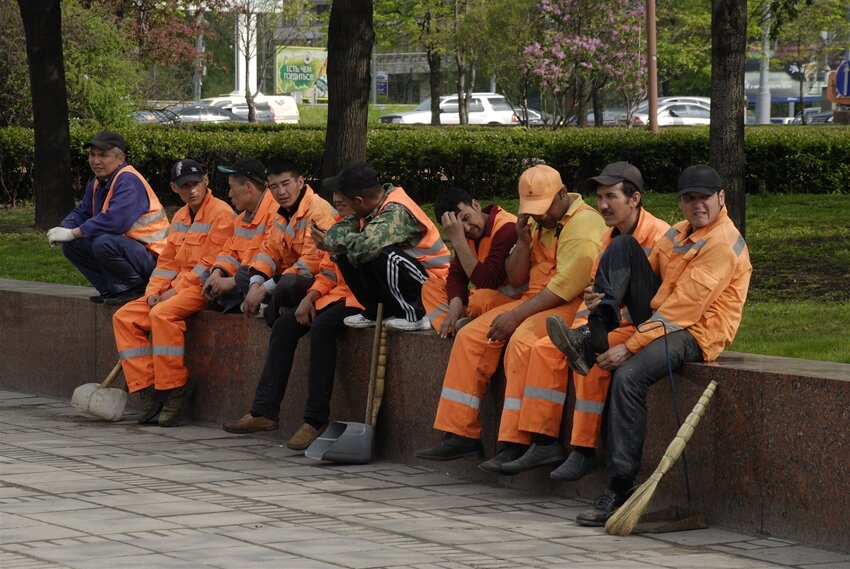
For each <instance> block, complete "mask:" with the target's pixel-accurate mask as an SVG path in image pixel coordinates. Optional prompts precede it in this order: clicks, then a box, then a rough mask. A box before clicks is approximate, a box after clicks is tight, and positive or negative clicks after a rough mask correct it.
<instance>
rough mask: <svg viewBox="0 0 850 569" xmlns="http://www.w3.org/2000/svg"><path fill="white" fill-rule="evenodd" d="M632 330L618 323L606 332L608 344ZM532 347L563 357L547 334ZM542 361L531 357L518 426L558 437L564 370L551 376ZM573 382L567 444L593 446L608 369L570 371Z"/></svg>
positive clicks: (605, 394) (608, 379)
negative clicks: (571, 409) (574, 399)
mask: <svg viewBox="0 0 850 569" xmlns="http://www.w3.org/2000/svg"><path fill="white" fill-rule="evenodd" d="M577 320H578V319H577ZM573 326H575V323H574V324H573ZM634 333H635V328H634V327H633V326H622V327H620V328H617V329H616V330H612V331H611V332H609V333H608V345H609V346H610V347H614V346H616V345H619V344H623V343H625V342H626V340H628V339H629V338H631V336H632V334H634ZM535 350H536V351H539V352H540V353H541V354H546V355H547V356H550V355H552V354H553V353H554V352H557V354H559V355H560V356H561V359H562V360H564V356H563V354H561V352H560V351H559V350H558V349H557V348H556V347H555V346H554V345H553V344H552V341H551V340H550V339H549V337H548V336H547V337H545V338H543V339H542V340H540V341H539V342H538V343H537V344H536V345H535ZM553 350H554V352H553ZM564 361H566V360H564ZM545 365H548V364H547V363H546V360H545V359H544V358H542V357H541V358H534V357H532V364H531V365H529V371H528V381H527V382H526V385H525V393H524V397H523V401H522V410H521V412H520V419H519V428H520V429H522V430H523V431H528V432H531V433H540V434H543V435H548V436H550V437H559V436H560V431H561V418H562V417H563V413H564V404H565V401H566V398H567V381H568V379H567V374H566V371H567V370H566V369H564V372H563V373H558V374H557V375H556V376H554V377H552V376H550V375H549V374H548V373H546V372H545V368H543V367H542V366H545ZM532 366H533V367H532ZM573 383H574V384H575V390H576V407H575V411H574V412H573V425H572V435H571V437H570V444H572V445H573V446H582V447H590V448H594V447H596V444H597V442H598V441H599V433H600V429H601V427H602V413H603V411H604V410H605V399H606V398H607V397H608V387H609V385H610V384H611V373H610V372H607V371H605V370H604V369H602V368H601V367H599V366H598V365H594V366H593V367H592V368H590V373H589V374H588V375H586V376H584V375H579V374H577V373H575V372H573Z"/></svg>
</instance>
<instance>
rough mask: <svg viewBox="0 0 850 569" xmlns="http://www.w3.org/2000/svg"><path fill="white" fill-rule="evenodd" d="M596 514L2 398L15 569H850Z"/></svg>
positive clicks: (409, 470) (270, 444) (755, 543)
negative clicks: (616, 524) (636, 531)
mask: <svg viewBox="0 0 850 569" xmlns="http://www.w3.org/2000/svg"><path fill="white" fill-rule="evenodd" d="M587 506H588V504H587V502H584V501H581V500H571V499H564V498H557V497H552V496H547V495H543V494H538V495H535V494H530V493H525V492H520V491H515V490H511V489H506V488H501V487H497V486H490V485H487V484H481V483H471V482H466V481H463V480H458V479H453V478H449V477H448V476H446V475H444V474H442V473H441V472H439V471H438V470H435V469H431V468H426V467H422V466H410V465H403V464H396V463H391V462H382V461H377V462H374V463H372V464H368V465H359V466H341V465H328V464H318V463H315V462H314V461H311V460H310V459H307V458H305V457H304V456H303V454H298V453H295V452H293V451H289V450H288V449H286V448H284V447H283V445H282V443H281V442H280V441H275V440H270V439H268V438H255V437H251V436H238V435H230V434H227V433H225V432H223V431H221V430H219V429H217V428H208V427H200V426H195V425H187V426H183V427H179V428H172V429H163V428H160V427H157V426H140V425H137V424H136V423H135V421H134V420H133V417H132V416H128V417H125V419H124V420H123V421H121V422H119V423H104V422H99V421H95V420H93V419H89V418H86V417H84V416H82V415H81V414H80V413H78V412H76V411H75V410H74V409H73V408H72V407H71V406H70V405H69V404H68V402H67V401H58V400H55V399H48V398H43V397H36V396H31V395H25V394H21V393H14V392H8V391H5V392H4V391H0V567H2V568H3V569H18V568H21V569H24V568H25V569H42V568H44V569H47V568H58V567H64V568H74V569H100V568H103V569H115V568H123V569H134V568H137V567H138V568H142V567H145V568H153V569H171V568H174V569H178V568H180V569H184V568H185V569H190V568H204V567H216V568H221V569H229V568H234V569H236V568H238V569H263V568H266V567H269V568H275V569H278V568H280V567H287V568H292V569H323V568H335V567H339V568H349V569H367V568H383V567H398V568H401V567H405V568H413V569H438V568H441V569H461V568H475V569H499V568H511V569H513V568H521V567H529V568H542V567H546V568H552V569H554V568H560V567H569V568H575V569H591V568H592V569H653V568H654V569H662V568H667V569H674V568H695V569H697V568H700V569H701V568H712V569H758V568H763V567H801V568H806V569H838V568H845V569H850V556H848V555H842V554H839V553H834V552H830V551H826V550H821V549H815V548H811V547H806V546H802V545H800V544H797V543H792V542H788V541H783V540H778V539H771V538H765V537H757V536H750V535H744V534H741V533H736V532H731V531H726V530H723V529H719V528H710V529H706V530H699V531H691V532H679V533H668V534H663V535H655V534H642V535H633V536H629V537H613V536H609V535H606V534H605V533H604V531H603V530H602V529H597V528H584V527H581V526H578V525H576V524H575V522H574V521H573V520H574V518H575V516H576V514H577V513H578V512H580V511H582V510H583V509H585V508H587Z"/></svg>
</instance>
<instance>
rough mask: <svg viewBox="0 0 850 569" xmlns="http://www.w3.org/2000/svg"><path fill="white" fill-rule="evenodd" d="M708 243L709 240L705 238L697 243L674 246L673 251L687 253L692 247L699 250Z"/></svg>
mask: <svg viewBox="0 0 850 569" xmlns="http://www.w3.org/2000/svg"><path fill="white" fill-rule="evenodd" d="M706 243H707V241H706V240H705V239H700V240H699V241H697V242H696V243H688V244H687V245H676V246H675V247H673V251H674V252H675V253H680V254H684V253H687V252H688V251H690V250H691V249H696V250H697V251H699V250H700V249H702V248H703V245H705V244H706Z"/></svg>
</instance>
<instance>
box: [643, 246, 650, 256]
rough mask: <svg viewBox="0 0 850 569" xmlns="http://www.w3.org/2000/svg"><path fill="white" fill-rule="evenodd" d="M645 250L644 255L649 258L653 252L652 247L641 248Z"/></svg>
mask: <svg viewBox="0 0 850 569" xmlns="http://www.w3.org/2000/svg"><path fill="white" fill-rule="evenodd" d="M641 249H643V254H644V255H646V256H647V257H649V254H650V253H651V252H652V247H641Z"/></svg>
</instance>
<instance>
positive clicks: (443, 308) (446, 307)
mask: <svg viewBox="0 0 850 569" xmlns="http://www.w3.org/2000/svg"><path fill="white" fill-rule="evenodd" d="M448 311H449V305H448V304H445V303H444V304H440V305H439V306H436V307H435V308H434V310H432V311H431V313H430V314H429V315H428V318H430V319H431V320H435V319H436V318H437V317H438V316H439V315H440V314H442V313H443V312H448Z"/></svg>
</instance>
